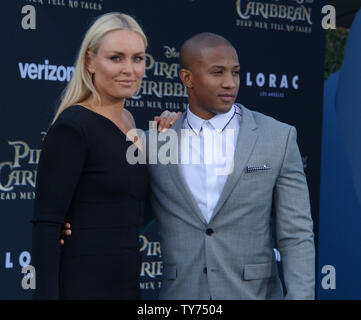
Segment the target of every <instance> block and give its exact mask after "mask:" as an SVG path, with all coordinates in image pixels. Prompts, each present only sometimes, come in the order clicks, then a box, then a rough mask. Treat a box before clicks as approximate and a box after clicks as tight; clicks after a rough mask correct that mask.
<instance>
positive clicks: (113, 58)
mask: <svg viewBox="0 0 361 320" xmlns="http://www.w3.org/2000/svg"><path fill="white" fill-rule="evenodd" d="M110 59H111V60H112V61H119V60H120V57H119V56H114V57H111V58H110Z"/></svg>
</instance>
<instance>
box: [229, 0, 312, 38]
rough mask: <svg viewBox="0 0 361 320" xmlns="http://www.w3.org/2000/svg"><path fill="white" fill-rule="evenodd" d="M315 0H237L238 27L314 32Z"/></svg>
mask: <svg viewBox="0 0 361 320" xmlns="http://www.w3.org/2000/svg"><path fill="white" fill-rule="evenodd" d="M313 3H314V0H262V1H260V0H258V1H254V0H236V10H237V14H238V16H239V17H240V18H241V19H237V21H236V24H237V26H241V27H249V28H256V29H264V30H273V31H288V32H303V33H311V32H312V27H311V26H312V19H311V16H312V6H313Z"/></svg>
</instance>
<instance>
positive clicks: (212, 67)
mask: <svg viewBox="0 0 361 320" xmlns="http://www.w3.org/2000/svg"><path fill="white" fill-rule="evenodd" d="M240 67H241V66H240V65H239V64H237V65H235V66H233V67H232V69H235V68H240ZM224 68H225V66H218V65H214V66H211V67H210V68H209V69H224Z"/></svg>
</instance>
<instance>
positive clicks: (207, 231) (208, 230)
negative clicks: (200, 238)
mask: <svg viewBox="0 0 361 320" xmlns="http://www.w3.org/2000/svg"><path fill="white" fill-rule="evenodd" d="M213 232H214V231H213V229H207V230H206V234H207V235H209V236H210V235H212V233H213Z"/></svg>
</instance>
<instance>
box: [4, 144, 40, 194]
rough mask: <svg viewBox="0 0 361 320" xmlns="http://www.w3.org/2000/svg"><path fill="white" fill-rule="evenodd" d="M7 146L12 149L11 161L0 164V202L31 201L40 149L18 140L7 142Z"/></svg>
mask: <svg viewBox="0 0 361 320" xmlns="http://www.w3.org/2000/svg"><path fill="white" fill-rule="evenodd" d="M8 145H9V146H10V147H11V148H12V149H13V160H12V161H3V162H0V200H15V199H20V200H32V199H34V198H35V192H34V191H33V188H34V187H35V182H36V173H37V171H36V165H37V164H38V162H39V158H40V153H41V149H33V148H31V147H30V146H29V144H28V143H27V142H25V141H20V140H17V141H8ZM21 187H22V188H23V189H22V190H21V191H19V188H21ZM29 188H30V190H31V191H28V190H27V189H29Z"/></svg>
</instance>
